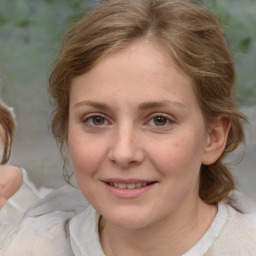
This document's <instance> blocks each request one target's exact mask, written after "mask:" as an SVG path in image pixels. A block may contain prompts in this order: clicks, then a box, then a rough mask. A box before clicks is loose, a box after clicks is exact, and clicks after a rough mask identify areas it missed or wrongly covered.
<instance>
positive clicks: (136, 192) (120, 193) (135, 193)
mask: <svg viewBox="0 0 256 256" xmlns="http://www.w3.org/2000/svg"><path fill="white" fill-rule="evenodd" d="M104 185H105V186H106V188H107V189H108V191H109V192H110V193H111V194H113V195H115V196H117V197H120V198H136V197H139V196H140V195H142V194H144V193H146V192H148V191H149V190H151V189H152V188H153V187H154V186H155V185H156V183H152V184H150V185H147V186H144V187H140V188H132V189H121V188H116V187H114V186H111V185H109V184H108V183H105V182H104Z"/></svg>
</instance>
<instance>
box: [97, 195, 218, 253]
mask: <svg viewBox="0 0 256 256" xmlns="http://www.w3.org/2000/svg"><path fill="white" fill-rule="evenodd" d="M216 213H217V207H216V206H210V205H207V204H205V203H204V202H202V201H201V200H200V199H198V201H197V203H196V204H193V206H191V207H190V208H186V211H184V209H183V208H182V209H177V211H175V213H173V214H171V215H169V216H167V217H166V218H164V219H161V220H160V221H158V222H157V223H154V224H151V225H149V226H146V227H143V228H140V229H125V228H121V227H117V226H115V225H112V224H111V223H109V222H107V221H105V220H104V219H102V221H101V226H103V228H102V229H101V230H100V238H101V244H102V247H103V250H104V252H105V254H106V255H107V256H116V255H124V256H139V255H148V256H156V255H161V256H167V255H173V256H175V255H181V254H184V253H185V252H187V251H188V250H189V249H190V248H192V247H193V245H194V244H196V243H197V242H198V241H199V240H200V238H201V237H202V236H203V235H204V233H205V232H206V231H207V230H208V228H209V227H210V225H211V223H212V221H213V219H214V217H215V215H216ZM202 220H204V221H202Z"/></svg>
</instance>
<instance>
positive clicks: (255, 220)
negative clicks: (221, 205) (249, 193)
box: [207, 204, 256, 256]
mask: <svg viewBox="0 0 256 256" xmlns="http://www.w3.org/2000/svg"><path fill="white" fill-rule="evenodd" d="M226 206H227V208H228V212H229V217H228V220H227V222H226V224H225V226H224V227H223V229H222V231H221V233H220V235H219V236H218V238H217V239H216V241H215V242H214V244H213V246H212V247H211V248H210V250H209V254H207V255H226V256H229V255H230V256H231V255H237V256H249V255H255V251H256V214H255V213H243V212H241V211H240V210H238V209H236V208H234V207H233V206H232V205H230V204H226Z"/></svg>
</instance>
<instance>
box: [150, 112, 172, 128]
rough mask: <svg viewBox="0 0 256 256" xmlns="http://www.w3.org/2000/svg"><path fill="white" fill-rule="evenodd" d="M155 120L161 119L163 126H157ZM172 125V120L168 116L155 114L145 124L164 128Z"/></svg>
mask: <svg viewBox="0 0 256 256" xmlns="http://www.w3.org/2000/svg"><path fill="white" fill-rule="evenodd" d="M156 118H162V120H164V124H163V125H157V124H156V123H155V121H156ZM151 122H154V123H153V124H150V123H151ZM172 123H174V121H173V119H171V118H170V117H169V116H166V115H165V114H155V115H153V116H151V117H150V119H149V120H148V121H147V122H146V124H149V125H150V126H153V127H166V126H168V125H170V124H172Z"/></svg>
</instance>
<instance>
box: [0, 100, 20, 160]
mask: <svg viewBox="0 0 256 256" xmlns="http://www.w3.org/2000/svg"><path fill="white" fill-rule="evenodd" d="M0 125H1V126H2V127H3V131H4V134H0V136H1V137H2V138H3V141H4V154H3V158H2V159H1V164H5V163H6V162H7V161H8V160H9V157H10V154H11V146H12V139H13V133H14V131H15V127H16V124H15V120H14V116H13V114H12V112H11V110H10V108H9V107H7V106H6V105H5V104H4V103H3V102H1V101H0Z"/></svg>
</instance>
